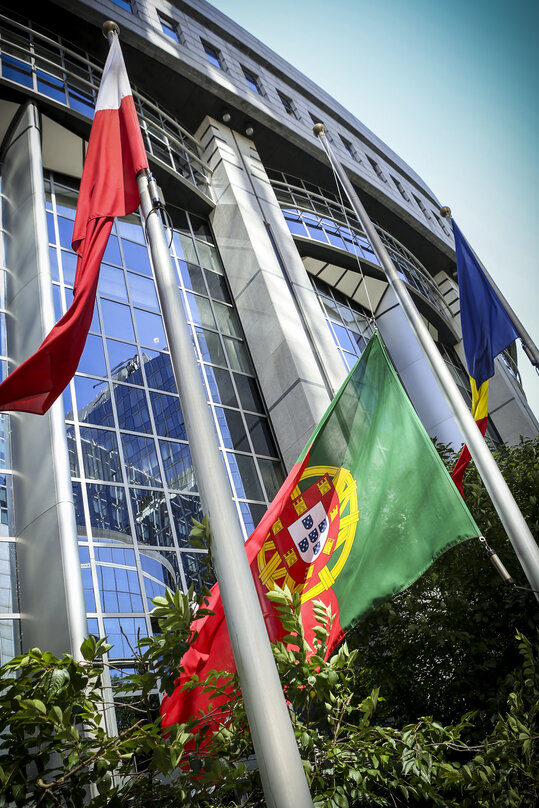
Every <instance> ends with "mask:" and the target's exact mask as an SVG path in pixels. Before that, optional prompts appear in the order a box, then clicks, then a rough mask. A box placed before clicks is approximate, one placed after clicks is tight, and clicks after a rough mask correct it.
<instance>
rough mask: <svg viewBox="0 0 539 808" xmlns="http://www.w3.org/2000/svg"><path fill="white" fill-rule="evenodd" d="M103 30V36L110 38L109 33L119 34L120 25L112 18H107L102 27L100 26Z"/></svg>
mask: <svg viewBox="0 0 539 808" xmlns="http://www.w3.org/2000/svg"><path fill="white" fill-rule="evenodd" d="M101 30H102V32H103V36H104V37H105V39H109V38H110V34H116V36H120V26H119V25H118V23H116V22H114V20H107V21H106V22H104V23H103V27H102V28H101Z"/></svg>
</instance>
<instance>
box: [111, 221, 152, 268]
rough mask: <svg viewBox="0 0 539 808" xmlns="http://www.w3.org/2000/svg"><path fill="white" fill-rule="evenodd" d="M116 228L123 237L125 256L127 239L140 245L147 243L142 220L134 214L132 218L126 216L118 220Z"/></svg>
mask: <svg viewBox="0 0 539 808" xmlns="http://www.w3.org/2000/svg"><path fill="white" fill-rule="evenodd" d="M116 227H117V228H118V232H119V234H120V236H121V237H122V247H123V250H124V256H125V250H126V247H125V241H124V240H125V239H129V240H130V241H136V242H139V244H145V243H146V242H145V239H144V230H143V228H142V225H141V223H140V219H139V217H138V216H137V215H136V214H133V215H132V216H125V217H124V218H123V219H118V220H117V222H116ZM128 249H129V247H128ZM146 254H147V252H146ZM126 263H128V262H126Z"/></svg>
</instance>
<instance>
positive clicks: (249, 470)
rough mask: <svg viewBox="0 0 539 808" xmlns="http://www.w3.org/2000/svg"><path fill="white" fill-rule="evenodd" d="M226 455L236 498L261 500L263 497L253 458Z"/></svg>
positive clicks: (230, 453) (228, 453) (229, 453)
mask: <svg viewBox="0 0 539 808" xmlns="http://www.w3.org/2000/svg"><path fill="white" fill-rule="evenodd" d="M226 455H227V458H228V462H229V465H230V471H231V474H232V480H233V482H234V488H235V490H236V494H237V495H238V497H245V498H246V499H258V500H262V499H263V498H264V496H263V494H262V488H261V486H260V481H259V479H258V474H257V472H256V466H255V462H254V460H253V458H252V457H249V456H248V455H240V454H232V452H227V453H226Z"/></svg>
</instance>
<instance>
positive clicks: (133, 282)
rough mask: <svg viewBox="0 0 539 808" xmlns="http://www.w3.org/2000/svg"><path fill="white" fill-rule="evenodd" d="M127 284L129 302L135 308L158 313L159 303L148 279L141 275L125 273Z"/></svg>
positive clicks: (152, 284)
mask: <svg viewBox="0 0 539 808" xmlns="http://www.w3.org/2000/svg"><path fill="white" fill-rule="evenodd" d="M127 282H128V284H129V291H130V293H131V301H132V303H133V305H135V306H144V308H146V309H152V310H153V311H159V302H158V300H157V292H156V291H155V284H154V282H153V280H150V278H144V277H143V276H142V275H135V274H134V273H133V272H128V273H127Z"/></svg>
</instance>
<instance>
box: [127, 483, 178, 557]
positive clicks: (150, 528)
mask: <svg viewBox="0 0 539 808" xmlns="http://www.w3.org/2000/svg"><path fill="white" fill-rule="evenodd" d="M130 490H131V503H132V505H133V516H134V519H135V531H136V536H137V540H138V541H139V542H141V543H142V544H150V545H156V546H161V547H172V546H173V541H172V534H171V532H170V520H169V515H168V508H167V503H166V501H165V494H164V491H146V490H144V489H141V488H132V489H130Z"/></svg>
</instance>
